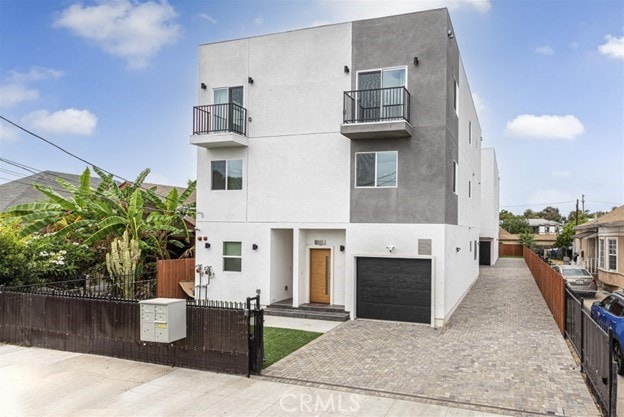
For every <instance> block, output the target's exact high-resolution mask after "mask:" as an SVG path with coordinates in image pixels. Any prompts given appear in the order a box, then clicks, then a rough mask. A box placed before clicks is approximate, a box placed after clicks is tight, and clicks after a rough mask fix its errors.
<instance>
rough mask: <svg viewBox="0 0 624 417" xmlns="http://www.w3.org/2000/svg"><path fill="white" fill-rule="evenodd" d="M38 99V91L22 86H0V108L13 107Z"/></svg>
mask: <svg viewBox="0 0 624 417" xmlns="http://www.w3.org/2000/svg"><path fill="white" fill-rule="evenodd" d="M38 98H39V91H37V90H35V89H32V88H28V87H25V86H23V85H22V84H4V85H0V107H13V106H15V105H17V104H20V103H23V102H25V101H33V100H37V99H38Z"/></svg>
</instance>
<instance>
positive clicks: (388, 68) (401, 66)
mask: <svg viewBox="0 0 624 417" xmlns="http://www.w3.org/2000/svg"><path fill="white" fill-rule="evenodd" d="M396 69H404V70H405V85H404V86H403V87H405V88H408V87H407V82H408V77H407V75H408V66H407V65H398V66H396V67H381V68H371V69H365V70H358V71H356V72H355V90H357V89H358V88H359V87H358V86H359V85H360V73H361V72H376V71H380V72H381V71H386V70H387V71H391V70H396ZM381 77H382V79H381V81H382V85H381V88H383V75H382V74H381Z"/></svg>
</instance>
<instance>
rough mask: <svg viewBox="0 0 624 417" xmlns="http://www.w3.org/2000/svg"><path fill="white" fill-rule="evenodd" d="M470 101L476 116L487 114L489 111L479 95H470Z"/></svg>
mask: <svg viewBox="0 0 624 417" xmlns="http://www.w3.org/2000/svg"><path fill="white" fill-rule="evenodd" d="M472 101H473V102H474V105H475V109H476V110H477V114H478V115H479V116H481V115H483V114H485V113H487V112H488V111H489V110H490V108H489V107H488V106H487V104H486V103H485V101H484V100H483V98H482V97H481V96H480V95H479V93H472Z"/></svg>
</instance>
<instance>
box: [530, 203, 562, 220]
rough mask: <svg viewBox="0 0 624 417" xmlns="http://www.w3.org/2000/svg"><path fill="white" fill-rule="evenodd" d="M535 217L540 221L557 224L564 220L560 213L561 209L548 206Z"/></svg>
mask: <svg viewBox="0 0 624 417" xmlns="http://www.w3.org/2000/svg"><path fill="white" fill-rule="evenodd" d="M535 216H536V217H537V218H540V219H546V220H552V221H555V222H560V221H561V220H562V219H563V216H562V215H561V213H559V209H558V208H556V207H551V206H548V207H546V208H545V209H543V210H542V211H540V212H538V213H535Z"/></svg>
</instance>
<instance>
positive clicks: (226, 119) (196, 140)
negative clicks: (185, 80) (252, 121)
mask: <svg viewBox="0 0 624 417" xmlns="http://www.w3.org/2000/svg"><path fill="white" fill-rule="evenodd" d="M190 142H191V144H192V145H197V146H203V147H204V148H224V147H231V146H248V145H249V141H248V139H247V109H246V108H244V107H241V106H239V105H238V104H236V103H223V104H212V105H209V106H196V107H193V135H191V140H190Z"/></svg>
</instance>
